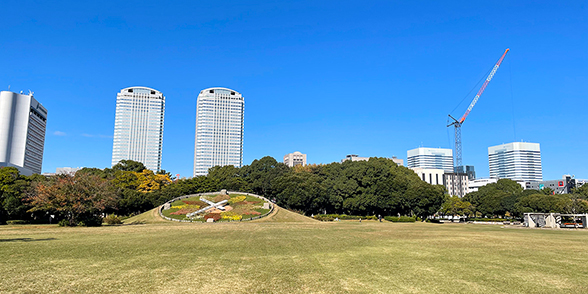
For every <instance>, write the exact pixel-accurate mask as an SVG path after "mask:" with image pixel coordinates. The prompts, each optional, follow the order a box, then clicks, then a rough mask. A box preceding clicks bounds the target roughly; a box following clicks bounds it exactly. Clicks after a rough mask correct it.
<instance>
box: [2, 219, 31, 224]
mask: <svg viewBox="0 0 588 294" xmlns="http://www.w3.org/2000/svg"><path fill="white" fill-rule="evenodd" d="M28 223H29V221H26V220H22V219H15V220H9V221H6V224H7V225H26V224H28Z"/></svg>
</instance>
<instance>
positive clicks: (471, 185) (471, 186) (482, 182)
mask: <svg viewBox="0 0 588 294" xmlns="http://www.w3.org/2000/svg"><path fill="white" fill-rule="evenodd" d="M496 182H498V179H492V178H489V179H475V180H470V181H469V182H468V193H471V192H476V191H478V189H480V187H484V186H486V185H488V184H493V183H496Z"/></svg>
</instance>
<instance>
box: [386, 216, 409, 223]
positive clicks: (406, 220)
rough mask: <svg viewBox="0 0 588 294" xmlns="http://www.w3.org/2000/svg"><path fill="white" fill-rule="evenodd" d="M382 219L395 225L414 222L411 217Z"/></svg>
mask: <svg viewBox="0 0 588 294" xmlns="http://www.w3.org/2000/svg"><path fill="white" fill-rule="evenodd" d="M384 219H385V220H387V221H389V222H395V223H414V222H415V221H416V218H415V217H413V216H385V217H384Z"/></svg>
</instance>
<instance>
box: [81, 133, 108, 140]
mask: <svg viewBox="0 0 588 294" xmlns="http://www.w3.org/2000/svg"><path fill="white" fill-rule="evenodd" d="M82 136H83V137H86V138H102V139H112V136H107V135H92V134H86V133H84V134H82Z"/></svg>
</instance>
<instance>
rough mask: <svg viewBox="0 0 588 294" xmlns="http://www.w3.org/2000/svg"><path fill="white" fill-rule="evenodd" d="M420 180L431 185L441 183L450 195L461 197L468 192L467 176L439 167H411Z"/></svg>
mask: <svg viewBox="0 0 588 294" xmlns="http://www.w3.org/2000/svg"><path fill="white" fill-rule="evenodd" d="M411 169H412V170H413V171H414V172H415V173H416V174H417V175H418V176H419V178H420V179H421V180H423V181H424V182H427V183H429V184H431V185H443V186H445V188H446V189H447V193H449V195H451V196H459V197H463V196H465V195H466V194H467V193H468V176H467V175H466V174H459V173H453V172H449V173H448V172H446V171H445V170H443V169H440V168H419V167H413V168H411Z"/></svg>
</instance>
